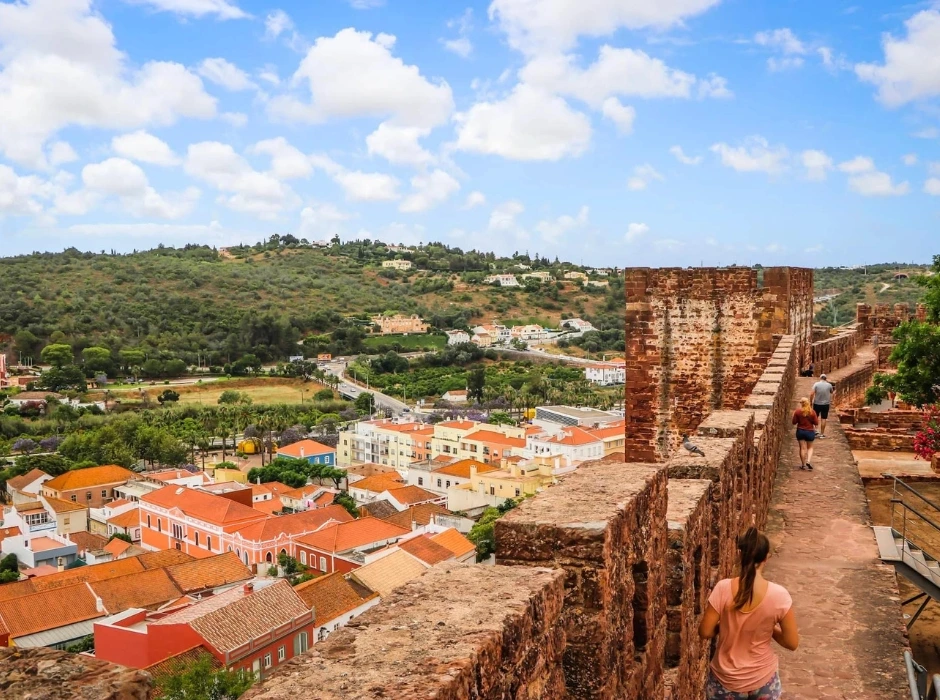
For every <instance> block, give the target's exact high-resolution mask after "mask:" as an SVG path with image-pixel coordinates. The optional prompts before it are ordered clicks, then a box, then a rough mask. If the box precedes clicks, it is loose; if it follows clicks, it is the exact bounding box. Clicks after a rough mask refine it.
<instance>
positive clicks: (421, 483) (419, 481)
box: [418, 476, 440, 486]
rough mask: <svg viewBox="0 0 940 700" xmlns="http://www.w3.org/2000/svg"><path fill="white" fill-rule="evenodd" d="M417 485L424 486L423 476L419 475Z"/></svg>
mask: <svg viewBox="0 0 940 700" xmlns="http://www.w3.org/2000/svg"><path fill="white" fill-rule="evenodd" d="M438 485H440V484H438ZM418 486H424V477H423V476H419V477H418Z"/></svg>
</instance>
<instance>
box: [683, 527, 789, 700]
mask: <svg viewBox="0 0 940 700" xmlns="http://www.w3.org/2000/svg"><path fill="white" fill-rule="evenodd" d="M738 551H739V554H740V557H741V562H740V565H741V569H740V576H738V577H737V578H726V579H723V580H721V581H719V582H718V583H717V584H716V585H715V588H714V590H713V591H712V593H711V595H710V596H709V597H708V606H707V608H706V610H705V615H704V616H703V617H702V624H701V625H700V626H699V636H701V637H702V639H712V638H714V637H715V635H717V636H718V645H717V646H718V649H717V651H716V653H715V656H714V658H713V659H712V662H711V669H710V673H709V674H708V683H707V685H706V688H705V696H706V698H707V699H708V700H778V699H779V698H780V696H781V695H780V694H781V687H780V676H779V675H778V673H777V655H776V654H775V653H774V650H773V648H772V646H771V643H770V642H771V640H773V641H775V642H776V643H777V644H779V645H780V646H782V647H783V648H784V649H789V650H790V651H794V650H796V648H797V646H798V645H799V643H800V634H799V631H798V630H797V628H796V617H795V615H794V614H793V607H792V606H793V600H792V599H791V598H790V594H789V593H787V590H786V589H785V588H784V587H783V586H779V585H777V584H776V583H771V582H770V581H768V580H767V579H765V578H764V574H763V572H764V564H766V563H767V557H768V555H769V554H770V542H769V541H768V540H767V537H766V536H765V535H764V534H763V533H761V532H759V531H758V530H757V528H755V527H751V528H748V530H747V532H745V533H744V534H743V535H741V536H740V537H739V538H738Z"/></svg>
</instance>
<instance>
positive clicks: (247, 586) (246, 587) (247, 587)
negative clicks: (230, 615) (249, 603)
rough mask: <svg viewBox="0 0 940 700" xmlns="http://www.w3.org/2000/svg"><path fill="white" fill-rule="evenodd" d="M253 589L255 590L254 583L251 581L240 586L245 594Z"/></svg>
mask: <svg viewBox="0 0 940 700" xmlns="http://www.w3.org/2000/svg"><path fill="white" fill-rule="evenodd" d="M253 590H255V584H254V583H252V582H251V581H249V582H248V583H246V584H245V585H244V586H242V591H244V593H245V595H248V594H249V593H251V592H252V591H253Z"/></svg>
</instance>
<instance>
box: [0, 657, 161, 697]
mask: <svg viewBox="0 0 940 700" xmlns="http://www.w3.org/2000/svg"><path fill="white" fill-rule="evenodd" d="M151 690H152V679H151V678H150V674H148V673H146V672H144V671H136V670H134V669H129V668H124V667H123V666H117V665H116V664H112V663H109V662H107V661H102V660H101V659H95V658H93V657H90V656H82V655H81V654H71V653H69V652H67V651H59V650H56V649H46V648H37V649H18V648H16V647H0V698H29V700H147V698H149V697H150V693H151Z"/></svg>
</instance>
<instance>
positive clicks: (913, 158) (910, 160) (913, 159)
mask: <svg viewBox="0 0 940 700" xmlns="http://www.w3.org/2000/svg"><path fill="white" fill-rule="evenodd" d="M901 161H902V162H903V163H904V165H917V154H916V153H907V154H905V155H903V156H901Z"/></svg>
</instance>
